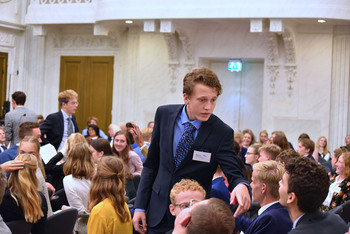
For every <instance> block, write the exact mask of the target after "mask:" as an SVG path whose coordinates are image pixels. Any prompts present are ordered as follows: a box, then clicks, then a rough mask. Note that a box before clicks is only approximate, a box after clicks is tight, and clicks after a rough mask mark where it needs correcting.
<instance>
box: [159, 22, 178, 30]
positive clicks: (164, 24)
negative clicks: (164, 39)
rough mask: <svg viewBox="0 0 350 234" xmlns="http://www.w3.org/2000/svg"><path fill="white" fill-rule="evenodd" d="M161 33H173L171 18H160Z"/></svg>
mask: <svg viewBox="0 0 350 234" xmlns="http://www.w3.org/2000/svg"><path fill="white" fill-rule="evenodd" d="M159 31H160V32H161V33H174V32H175V27H174V24H173V22H172V21H171V20H161V21H160V30H159Z"/></svg>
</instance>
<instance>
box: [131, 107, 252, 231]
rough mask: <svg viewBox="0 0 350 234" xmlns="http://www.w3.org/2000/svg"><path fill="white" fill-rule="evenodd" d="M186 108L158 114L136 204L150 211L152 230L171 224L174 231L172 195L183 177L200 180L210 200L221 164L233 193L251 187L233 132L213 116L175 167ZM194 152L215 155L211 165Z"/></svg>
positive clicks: (177, 108) (162, 109)
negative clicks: (176, 134)
mask: <svg viewBox="0 0 350 234" xmlns="http://www.w3.org/2000/svg"><path fill="white" fill-rule="evenodd" d="M182 108H183V105H168V106H161V107H159V108H158V109H157V112H156V116H155V125H154V129H153V133H152V143H151V145H150V147H149V151H148V156H147V159H146V161H145V163H144V167H143V171H142V176H141V181H140V185H139V188H138V190H137V198H136V203H135V208H139V209H144V210H147V224H148V227H151V228H152V227H155V226H157V225H159V224H160V223H161V225H162V224H164V223H166V224H167V225H170V228H169V229H168V230H170V229H171V228H172V226H173V224H174V223H173V221H174V219H172V216H171V215H170V212H169V204H170V198H169V193H170V190H171V188H172V187H173V185H174V184H175V183H177V182H179V181H180V180H181V179H183V178H188V179H194V180H196V181H198V182H199V183H200V184H201V185H202V186H203V188H204V189H205V190H206V192H207V197H208V198H209V197H211V183H212V177H213V175H214V173H215V172H216V169H217V166H218V165H219V164H220V165H221V168H222V170H223V171H224V173H225V175H226V177H227V179H228V182H229V189H230V190H231V191H232V189H233V188H234V187H235V186H236V185H237V184H239V183H241V182H243V183H246V184H247V185H248V182H247V181H246V180H245V179H244V177H243V174H242V171H241V169H240V167H239V165H238V162H237V159H236V156H235V153H234V152H233V130H232V129H231V128H230V127H229V126H227V125H226V124H225V123H224V122H222V121H221V120H220V119H219V118H218V117H216V116H215V115H213V114H212V115H211V116H210V118H209V120H208V121H206V122H203V123H202V126H201V128H200V129H199V132H198V135H197V137H196V139H195V141H194V144H193V146H192V148H191V149H190V151H189V153H188V154H187V156H186V157H185V158H184V159H183V161H182V162H181V163H180V165H179V166H178V168H176V167H175V161H174V155H173V138H174V126H175V120H176V117H177V116H178V115H179V114H180V112H181V111H182ZM194 150H197V151H205V152H208V153H211V159H210V162H209V163H205V162H199V161H194V160H192V157H193V152H194ZM163 218H164V219H163ZM162 219H163V220H162ZM166 231H167V230H166Z"/></svg>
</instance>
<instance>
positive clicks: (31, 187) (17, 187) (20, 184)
mask: <svg viewBox="0 0 350 234" xmlns="http://www.w3.org/2000/svg"><path fill="white" fill-rule="evenodd" d="M16 160H20V161H22V162H23V163H24V168H23V169H21V170H18V171H14V172H12V173H11V175H10V179H9V183H8V188H7V189H6V192H5V195H4V198H3V202H2V204H1V206H0V214H1V216H2V217H3V219H4V221H5V222H11V221H15V220H25V221H26V222H28V223H33V226H32V229H31V233H32V234H36V233H38V234H42V233H45V232H46V219H47V215H46V214H47V204H46V200H45V197H44V195H43V194H42V193H41V192H38V179H37V178H36V175H35V173H36V170H37V167H38V166H37V165H38V160H37V159H36V157H35V156H34V155H31V154H20V155H18V156H17V157H16Z"/></svg>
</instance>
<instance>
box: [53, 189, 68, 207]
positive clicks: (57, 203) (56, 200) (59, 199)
mask: <svg viewBox="0 0 350 234" xmlns="http://www.w3.org/2000/svg"><path fill="white" fill-rule="evenodd" d="M63 205H66V206H69V203H68V200H67V196H66V192H65V191H64V188H62V189H60V190H58V191H56V192H55V195H54V196H53V197H52V199H51V207H52V211H54V212H55V211H57V210H60V209H61V207H62V206H63Z"/></svg>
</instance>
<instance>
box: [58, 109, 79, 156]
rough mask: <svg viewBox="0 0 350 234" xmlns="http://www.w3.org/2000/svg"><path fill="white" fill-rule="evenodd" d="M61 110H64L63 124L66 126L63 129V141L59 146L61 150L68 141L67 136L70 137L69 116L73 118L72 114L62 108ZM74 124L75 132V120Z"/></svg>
mask: <svg viewBox="0 0 350 234" xmlns="http://www.w3.org/2000/svg"><path fill="white" fill-rule="evenodd" d="M61 112H62V115H63V126H64V129H63V137H62V141H61V144H60V146H59V147H58V150H61V149H62V148H63V146H64V143H65V142H66V140H67V138H68V137H69V136H68V118H72V115H70V116H69V115H67V113H66V112H64V111H63V110H62V109H61ZM72 125H73V132H75V128H74V124H73V120H72Z"/></svg>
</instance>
